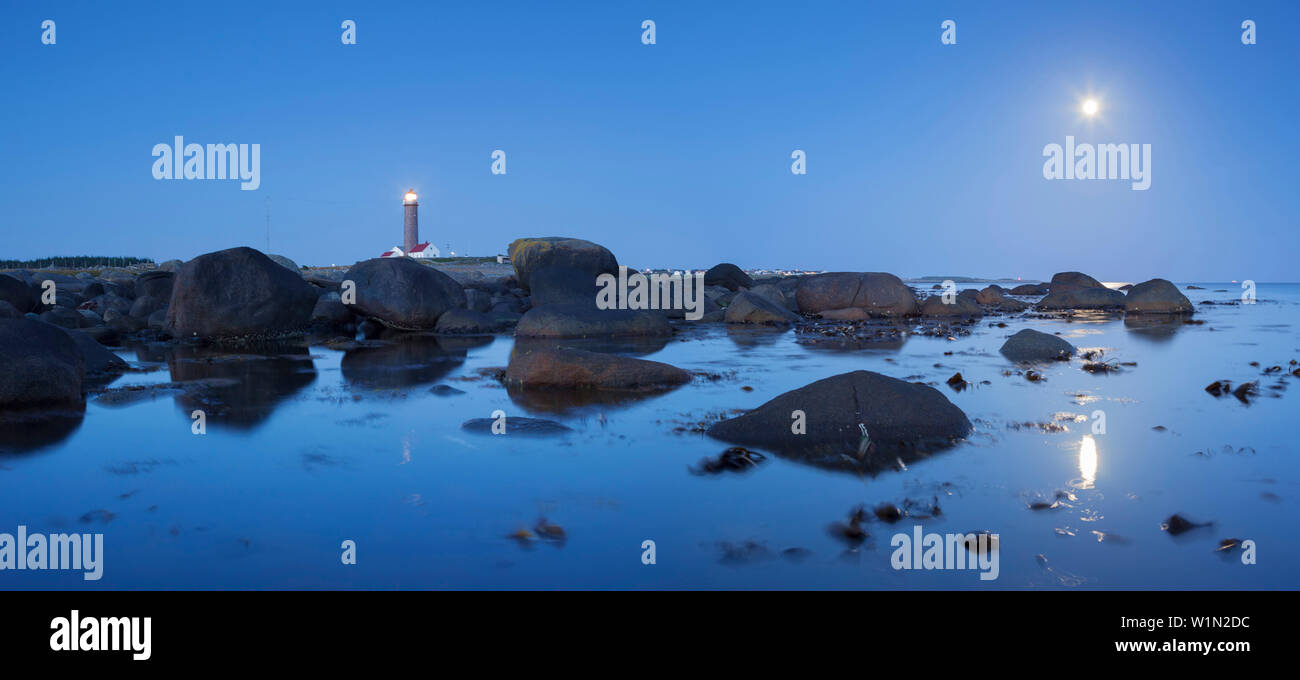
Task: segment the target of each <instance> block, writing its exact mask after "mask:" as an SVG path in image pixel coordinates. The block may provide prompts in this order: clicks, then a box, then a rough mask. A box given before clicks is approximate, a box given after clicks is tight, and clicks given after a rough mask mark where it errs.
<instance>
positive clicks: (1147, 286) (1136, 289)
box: [1124, 279, 1195, 314]
mask: <svg viewBox="0 0 1300 680" xmlns="http://www.w3.org/2000/svg"><path fill="white" fill-rule="evenodd" d="M1124 311H1126V312H1128V313H1129V314H1189V313H1192V312H1194V311H1195V308H1194V307H1193V306H1192V302H1191V300H1188V299H1187V296H1186V295H1183V294H1182V293H1181V292H1179V290H1178V286H1175V285H1174V284H1172V283H1170V282H1168V281H1166V280H1164V279H1151V280H1150V281H1144V282H1143V283H1139V284H1137V285H1136V286H1133V288H1132V289H1130V290H1129V292H1128V294H1127V295H1126V296H1124Z"/></svg>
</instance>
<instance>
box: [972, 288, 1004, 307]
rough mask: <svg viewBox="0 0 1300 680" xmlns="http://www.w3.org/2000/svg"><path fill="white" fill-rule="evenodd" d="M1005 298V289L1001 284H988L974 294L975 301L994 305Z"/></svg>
mask: <svg viewBox="0 0 1300 680" xmlns="http://www.w3.org/2000/svg"><path fill="white" fill-rule="evenodd" d="M1006 299H1007V295H1006V291H1005V290H1003V288H1002V286H988V287H987V288H985V289H983V290H981V291H980V292H978V293H976V294H975V302H978V303H979V304H981V305H996V304H997V303H999V302H1002V301H1003V300H1006Z"/></svg>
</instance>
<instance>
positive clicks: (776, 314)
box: [723, 291, 799, 325]
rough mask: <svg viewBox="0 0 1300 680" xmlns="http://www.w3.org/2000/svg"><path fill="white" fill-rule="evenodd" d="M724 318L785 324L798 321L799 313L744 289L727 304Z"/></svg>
mask: <svg viewBox="0 0 1300 680" xmlns="http://www.w3.org/2000/svg"><path fill="white" fill-rule="evenodd" d="M723 318H724V319H725V320H726V322H727V323H751V324H766V325H784V324H791V323H794V322H796V321H798V320H799V315H798V314H795V313H794V312H792V311H790V310H788V309H786V308H785V307H784V306H782V305H781V304H778V303H776V302H773V301H772V300H771V299H769V298H766V297H763V296H762V295H758V294H756V293H753V292H750V291H742V292H740V293H738V294H737V295H736V297H734V298H732V300H731V304H730V305H727V309H726V313H725V314H724V315H723Z"/></svg>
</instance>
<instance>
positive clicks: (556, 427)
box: [460, 416, 573, 437]
mask: <svg viewBox="0 0 1300 680" xmlns="http://www.w3.org/2000/svg"><path fill="white" fill-rule="evenodd" d="M497 422H498V420H497V419H496V418H473V419H471V420H467V421H465V422H464V423H463V424H461V426H460V429H462V430H465V431H466V432H473V433H474V434H492V426H493V424H495V423H497ZM572 431H573V428H571V427H569V426H568V425H564V424H563V423H557V422H555V421H554V420H545V419H542V418H524V417H522V416H513V417H512V416H507V417H506V419H505V432H504V433H503V434H500V435H495V436H499V437H510V436H514V437H549V436H556V435H563V434H568V433H569V432H572Z"/></svg>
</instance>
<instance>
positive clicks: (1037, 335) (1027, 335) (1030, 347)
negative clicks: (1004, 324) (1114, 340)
mask: <svg viewBox="0 0 1300 680" xmlns="http://www.w3.org/2000/svg"><path fill="white" fill-rule="evenodd" d="M998 351H999V352H1001V353H1002V356H1005V357H1006V358H1008V359H1010V360H1012V361H1053V360H1065V359H1069V358H1070V357H1071V356H1072V355H1073V354H1074V353H1075V352H1077V351H1078V350H1077V349H1075V347H1074V345H1071V344H1070V343H1068V342H1066V341H1065V340H1063V339H1062V338H1059V337H1057V336H1055V335H1051V334H1048V333H1043V332H1041V331H1036V330H1033V329H1030V328H1026V329H1024V330H1022V331H1020V332H1018V333H1016V334H1015V335H1013V336H1011V337H1009V338H1007V341H1006V342H1004V343H1002V348H1001V349H1000V350H998Z"/></svg>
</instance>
